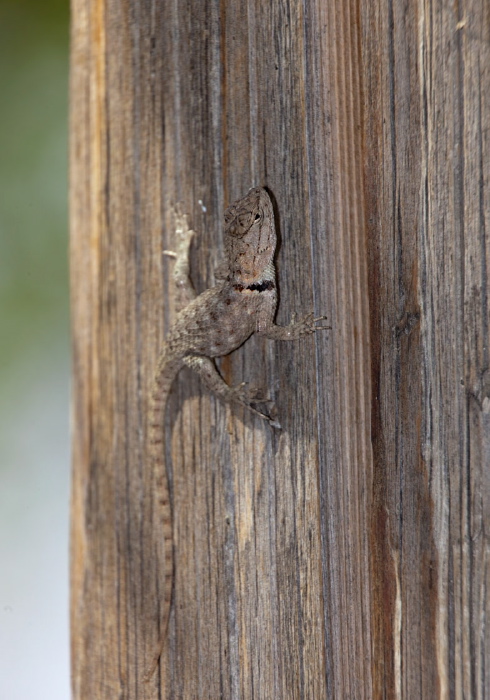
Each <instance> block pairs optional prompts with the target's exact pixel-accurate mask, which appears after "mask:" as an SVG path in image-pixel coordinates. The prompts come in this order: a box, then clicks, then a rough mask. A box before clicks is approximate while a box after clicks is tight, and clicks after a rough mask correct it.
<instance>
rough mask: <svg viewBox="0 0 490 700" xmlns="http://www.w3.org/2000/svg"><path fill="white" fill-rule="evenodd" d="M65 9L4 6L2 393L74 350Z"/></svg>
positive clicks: (60, 1)
mask: <svg viewBox="0 0 490 700" xmlns="http://www.w3.org/2000/svg"><path fill="white" fill-rule="evenodd" d="M68 27H69V4H68V1H67V0H43V1H42V2H39V0H10V1H8V0H1V1H0V385H1V387H2V390H3V389H4V388H6V387H8V386H9V379H10V377H11V373H12V371H13V370H14V369H15V368H16V367H18V365H19V363H22V361H23V360H24V361H25V360H26V359H27V355H28V356H29V357H32V356H33V355H35V354H36V353H39V352H41V353H43V352H49V351H50V348H52V344H53V343H56V342H57V340H58V339H59V343H61V344H63V345H64V346H65V349H66V348H67V343H68V340H67V338H68V282H67V279H68V274H67V241H68V233H67V231H68V228H67V113H68Z"/></svg>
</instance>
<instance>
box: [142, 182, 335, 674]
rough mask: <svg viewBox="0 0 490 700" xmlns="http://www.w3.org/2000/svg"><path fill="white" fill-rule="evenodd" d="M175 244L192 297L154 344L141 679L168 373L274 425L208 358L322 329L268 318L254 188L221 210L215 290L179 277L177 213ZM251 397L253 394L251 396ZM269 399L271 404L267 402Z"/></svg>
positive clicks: (260, 196)
mask: <svg viewBox="0 0 490 700" xmlns="http://www.w3.org/2000/svg"><path fill="white" fill-rule="evenodd" d="M177 231H178V233H179V241H178V247H177V252H176V253H174V254H171V255H175V257H176V263H175V270H176V272H175V275H174V279H175V284H176V286H177V287H178V288H179V289H180V290H183V291H184V293H185V296H186V298H188V299H189V298H192V297H194V298H193V299H192V301H191V302H190V303H189V304H188V305H187V306H186V307H185V308H184V309H182V310H181V311H180V313H179V314H178V316H177V318H176V320H175V323H174V325H173V326H172V328H171V329H170V332H169V334H168V337H167V340H166V342H165V344H164V347H163V349H162V352H161V355H160V358H159V361H158V368H157V371H156V374H155V380H154V385H153V389H152V391H151V395H150V399H149V429H148V455H149V458H150V459H151V460H152V463H153V469H154V471H155V474H158V476H159V479H160V481H159V489H158V492H159V496H158V498H159V505H160V508H161V530H162V539H163V548H164V561H165V566H164V567H163V568H162V572H161V575H162V577H163V578H164V581H165V583H164V588H163V589H164V599H163V617H162V625H161V634H162V639H161V642H160V645H159V648H158V650H157V652H156V654H155V656H154V658H153V661H152V663H151V665H150V668H149V671H148V672H147V674H146V677H147V679H150V678H151V676H152V675H153V673H154V671H155V669H156V665H157V663H158V660H159V658H160V656H161V652H162V648H163V645H164V643H165V636H164V635H165V633H166V629H167V624H168V617H169V611H170V604H171V592H172V572H173V562H172V556H171V553H172V551H173V542H172V517H171V512H170V499H169V496H168V484H167V473H166V466H165V459H164V450H163V449H162V432H163V424H164V415H165V407H166V404H167V400H166V399H167V395H168V392H169V391H170V387H171V384H172V382H173V380H174V377H175V375H176V374H177V372H178V371H179V369H180V368H181V367H183V366H184V365H186V366H187V367H190V368H191V369H192V370H194V371H195V372H197V374H199V376H200V377H201V379H202V381H203V382H204V384H205V385H206V387H207V388H208V389H209V390H210V391H212V392H213V393H214V394H216V395H217V396H219V397H220V398H221V399H223V400H224V401H228V402H232V403H239V404H242V405H243V406H246V407H247V409H248V410H250V411H251V412H252V413H254V414H256V415H259V416H261V417H262V418H264V419H265V420H267V421H268V422H270V424H271V425H272V426H273V427H275V428H279V427H280V426H279V424H278V422H277V421H276V420H274V419H273V418H271V417H270V416H269V415H266V414H265V413H262V412H261V411H259V410H258V409H257V408H255V407H254V406H252V404H253V403H256V401H255V402H254V397H253V396H250V395H249V394H248V392H247V391H246V389H245V387H244V385H243V384H239V385H238V386H236V387H231V386H229V385H228V384H226V382H225V381H224V380H223V378H222V377H221V375H220V374H219V373H218V371H217V369H216V367H215V365H214V362H213V361H212V360H211V359H210V358H213V357H219V356H222V355H227V354H228V353H230V352H232V351H233V350H235V349H236V348H238V347H239V346H240V345H241V344H242V343H244V342H245V341H246V340H247V339H248V338H249V337H250V336H251V335H252V333H260V334H261V335H264V336H265V337H267V338H273V339H274V340H296V339H297V338H300V337H301V336H304V335H308V334H310V333H314V332H315V331H316V330H322V329H326V328H328V326H317V325H316V323H317V322H318V321H322V320H324V319H325V318H326V317H325V316H320V317H318V318H314V316H313V314H307V315H306V316H304V317H303V318H302V319H300V320H299V321H294V322H292V323H291V324H290V325H289V326H277V325H276V324H275V323H274V315H275V312H276V305H277V293H276V286H275V270H274V264H273V258H274V253H275V250H276V242H277V237H276V228H275V223H274V212H273V209H272V203H271V200H270V197H269V195H268V194H267V192H266V190H265V189H263V188H262V187H255V188H253V189H251V190H250V191H249V192H248V194H247V195H246V196H245V197H243V198H242V199H239V200H238V201H237V202H235V203H234V204H233V205H232V206H230V207H229V208H228V209H227V210H226V212H225V249H226V254H227V264H228V274H227V275H226V279H225V280H223V281H222V282H220V283H219V284H217V285H216V286H215V287H212V288H211V289H208V290H206V291H205V292H203V293H202V294H200V295H199V296H197V297H196V296H195V292H194V288H193V286H192V283H191V281H190V279H189V277H188V276H187V272H188V269H189V264H188V256H189V247H190V244H191V241H192V238H193V235H194V231H192V230H191V229H189V227H188V226H187V217H185V216H180V215H177ZM183 271H184V272H185V274H183ZM254 395H255V396H256V394H254ZM267 403H269V404H270V403H271V402H267Z"/></svg>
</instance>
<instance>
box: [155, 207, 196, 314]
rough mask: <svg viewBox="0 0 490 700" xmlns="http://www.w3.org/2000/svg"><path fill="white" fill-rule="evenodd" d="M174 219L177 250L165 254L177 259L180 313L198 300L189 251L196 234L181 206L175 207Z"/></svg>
mask: <svg viewBox="0 0 490 700" xmlns="http://www.w3.org/2000/svg"><path fill="white" fill-rule="evenodd" d="M174 218H175V238H176V243H177V246H176V250H175V251H173V250H164V251H163V254H164V255H166V256H167V257H169V258H174V259H175V266H174V272H173V278H174V284H175V286H176V288H177V295H176V307H177V310H178V311H180V309H183V308H184V307H185V306H187V304H189V303H190V302H191V301H192V300H193V299H195V298H196V291H195V289H194V287H193V286H192V282H191V278H190V276H189V250H190V247H191V243H192V239H193V238H194V236H195V235H196V232H195V231H193V230H192V229H191V228H189V223H188V216H187V214H182V212H181V208H180V205H178V206H176V207H175V211H174Z"/></svg>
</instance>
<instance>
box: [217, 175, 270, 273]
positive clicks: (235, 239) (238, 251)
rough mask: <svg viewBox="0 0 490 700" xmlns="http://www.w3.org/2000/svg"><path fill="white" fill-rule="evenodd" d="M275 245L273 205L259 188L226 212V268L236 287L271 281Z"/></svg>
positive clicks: (254, 189)
mask: <svg viewBox="0 0 490 700" xmlns="http://www.w3.org/2000/svg"><path fill="white" fill-rule="evenodd" d="M276 241H277V237H276V227H275V225H274V211H273V209H272V202H271V200H270V197H269V195H268V194H267V192H266V191H265V190H264V189H263V188H262V187H254V188H253V189H251V190H250V191H249V192H248V194H247V195H246V196H245V197H243V198H242V199H239V200H237V201H236V202H234V204H232V205H231V206H230V207H228V209H227V210H226V211H225V247H226V255H227V258H228V267H229V271H230V275H231V277H232V278H233V279H234V280H235V281H237V282H238V283H240V284H243V285H245V286H248V285H250V284H254V283H256V282H260V281H262V280H267V279H271V280H273V279H274V267H273V264H272V259H273V257H274V251H275V249H276Z"/></svg>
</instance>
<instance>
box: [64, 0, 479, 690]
mask: <svg viewBox="0 0 490 700" xmlns="http://www.w3.org/2000/svg"><path fill="white" fill-rule="evenodd" d="M454 7H457V9H454ZM454 7H453V6H451V7H449V6H448V5H447V3H442V2H425V1H422V2H418V3H416V2H415V0H405V1H404V2H402V1H401V0H391V1H390V2H386V0H372V1H368V0H359V1H358V2H355V1H354V0H347V2H346V1H345V0H344V1H343V0H329V1H328V2H322V1H321V0H313V1H312V2H308V3H301V2H290V1H285V2H284V1H282V0H271V2H267V3H262V2H258V0H255V2H254V1H253V0H249V2H238V0H228V2H225V1H224V0H223V1H222V2H220V3H213V2H210V1H209V0H199V1H198V0H188V1H187V2H182V3H171V2H169V0H161V1H160V2H155V1H154V0H119V1H118V2H116V1H115V0H72V56H71V85H70V94H71V156H70V160H71V175H70V209H71V223H70V225H71V253H70V255H71V273H72V282H71V285H72V286H71V297H72V311H73V315H72V318H73V326H72V337H73V411H72V421H73V489H72V538H71V640H72V641H71V644H72V689H73V697H74V698H76V699H77V700H82V699H83V700H86V699H87V698H90V699H91V700H92V699H96V700H99V699H100V700H111V699H112V698H118V699H120V698H124V699H130V698H145V697H147V698H159V697H161V698H163V697H165V698H186V699H189V700H194V699H195V698H209V699H212V700H215V699H216V698H225V699H228V698H231V699H233V700H234V699H238V698H243V699H246V698H261V699H262V698H263V699H269V698H271V699H276V698H288V699H289V698H291V699H293V698H312V699H313V700H317V699H319V698H341V699H343V698H407V699H409V700H412V699H413V698H419V697H422V698H429V699H432V698H435V697H439V698H463V697H465V698H470V697H471V698H481V699H483V698H485V697H487V696H488V695H489V694H490V664H489V663H488V661H487V660H488V658H490V656H489V653H490V633H489V630H488V628H487V626H486V621H487V619H488V617H489V614H490V606H489V602H488V592H487V591H488V589H487V586H488V582H489V581H488V577H489V573H488V572H489V565H488V562H489V555H488V552H489V547H488V535H487V532H488V531H489V526H490V522H489V521H490V507H489V497H490V469H489V467H490V419H489V416H490V361H489V338H488V330H489V313H488V283H487V270H488V268H489V264H490V260H489V257H490V253H489V239H488V225H489V221H488V218H489V198H488V187H489V167H490V166H489V162H490V161H489V148H488V123H489V111H490V109H489V108H490V103H489V101H490V84H489V83H490V70H489V66H490V60H489V59H490V55H489V54H490V30H489V27H490V24H489V19H490V18H489V10H488V6H487V5H486V4H485V3H482V2H478V1H477V0H467V1H466V2H464V3H460V4H459V5H457V6H454ZM252 185H265V186H267V187H268V188H269V190H270V191H271V193H272V195H273V197H274V201H275V206H276V210H277V212H276V213H277V224H278V228H279V237H280V247H279V250H278V255H277V269H278V279H279V288H280V306H279V311H278V316H277V320H278V323H281V324H286V323H288V322H289V320H290V317H291V314H292V313H293V312H296V313H298V314H302V313H306V312H308V311H310V310H312V309H314V310H315V312H316V313H317V314H323V313H326V314H328V316H329V320H330V322H331V325H332V326H333V330H332V332H331V333H329V334H316V336H315V338H311V337H310V338H305V339H303V340H301V341H298V342H297V343H295V344H279V343H274V342H272V341H268V340H265V339H258V338H252V339H251V340H250V341H248V342H247V343H246V344H245V345H244V346H243V347H242V348H240V349H239V350H238V351H236V352H234V353H233V354H232V355H231V356H229V357H226V358H223V359H222V360H221V362H220V369H221V372H222V374H223V376H224V377H225V379H226V380H227V381H228V382H230V383H237V382H239V381H247V382H249V383H251V384H252V385H256V386H258V387H263V388H265V389H266V390H267V391H268V392H269V394H270V395H271V397H272V398H274V400H275V402H276V404H277V407H278V413H279V418H280V422H281V425H282V426H283V429H282V431H280V432H277V431H273V430H271V429H270V428H269V427H268V426H265V425H263V424H262V422H261V421H260V420H258V419H255V418H253V417H251V416H249V415H247V414H246V413H244V412H243V411H242V410H240V409H237V408H230V407H227V406H224V405H222V404H221V403H220V402H219V400H217V399H215V398H214V397H212V396H210V395H209V394H208V393H207V392H206V390H205V389H204V388H203V387H202V385H201V384H200V383H199V381H198V380H197V379H196V378H195V377H194V376H193V375H192V373H190V372H188V371H185V370H184V371H182V372H181V373H180V375H179V377H178V379H177V381H176V382H175V384H174V388H173V391H172V395H171V399H170V402H169V406H168V410H167V426H166V431H165V449H166V454H167V461H168V470H169V476H170V486H171V495H172V503H173V513H174V527H175V533H174V547H175V583H174V594H173V602H172V611H171V618H170V625H169V637H168V645H167V647H166V650H165V654H164V657H163V659H162V663H161V665H160V669H159V673H158V674H157V675H156V676H155V678H154V679H153V681H152V682H151V684H149V685H148V686H145V684H144V682H143V675H144V672H145V670H146V668H147V663H148V659H149V658H151V654H152V651H153V649H154V645H155V643H156V640H157V638H158V626H159V620H160V609H159V606H160V604H161V591H162V586H163V582H162V580H161V575H162V572H161V571H160V570H159V567H158V566H157V563H156V561H155V558H154V557H152V556H151V552H152V543H154V538H155V537H158V533H155V532H153V531H152V527H151V518H149V517H148V513H145V512H144V509H143V508H142V503H143V500H144V495H145V493H146V490H148V488H149V484H150V480H149V476H148V473H147V471H146V470H145V467H146V462H145V434H146V423H147V410H146V409H147V396H148V392H149V388H150V385H151V381H152V378H153V372H154V369H155V363H156V358H157V355H158V351H159V347H160V345H161V342H162V340H163V338H164V336H165V333H166V331H167V330H168V328H169V326H170V324H171V322H172V319H173V317H174V312H175V308H174V296H173V289H172V279H171V272H172V263H171V261H170V260H168V259H167V258H165V257H164V256H162V251H163V250H164V249H167V248H172V243H173V231H172V206H173V204H174V203H176V202H181V203H182V205H183V207H184V209H185V210H186V211H188V213H189V215H190V220H191V223H192V225H193V227H194V228H195V229H196V231H198V237H197V239H196V241H195V244H194V245H193V247H192V251H191V253H192V268H191V269H192V277H193V281H194V283H195V286H196V287H197V289H198V290H199V291H202V290H203V289H205V288H206V287H207V286H209V285H210V284H212V283H213V279H214V278H213V271H214V267H215V264H216V262H217V261H218V259H219V257H220V255H221V254H222V250H223V249H222V223H223V222H222V214H223V210H224V208H225V206H226V205H227V204H228V203H230V202H231V201H232V200H234V199H236V198H237V197H240V196H242V195H243V194H244V193H245V192H246V191H247V190H248V188H249V187H251V186H252Z"/></svg>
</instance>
